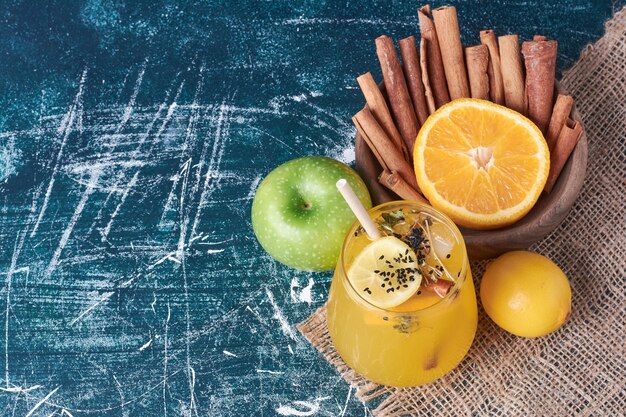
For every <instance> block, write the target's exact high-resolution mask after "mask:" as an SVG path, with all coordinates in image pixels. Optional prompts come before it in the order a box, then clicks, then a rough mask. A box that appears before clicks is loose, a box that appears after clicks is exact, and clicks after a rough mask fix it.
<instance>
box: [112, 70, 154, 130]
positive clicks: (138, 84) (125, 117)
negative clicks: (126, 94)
mask: <svg viewBox="0 0 626 417" xmlns="http://www.w3.org/2000/svg"><path fill="white" fill-rule="evenodd" d="M147 63H148V59H147V58H146V60H145V61H144V62H143V65H142V66H141V69H140V70H139V75H137V81H136V82H135V88H134V89H133V93H132V95H131V96H130V100H129V101H128V104H127V105H126V108H125V109H124V114H123V115H122V120H121V121H120V124H119V125H118V126H117V129H115V133H119V132H121V131H122V129H123V128H124V126H126V123H127V122H128V120H130V116H131V115H132V114H133V107H135V102H136V101H137V95H138V94H139V89H140V87H141V83H142V81H143V76H144V74H145V73H146V64H147Z"/></svg>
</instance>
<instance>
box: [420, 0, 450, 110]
mask: <svg viewBox="0 0 626 417" xmlns="http://www.w3.org/2000/svg"><path fill="white" fill-rule="evenodd" d="M417 17H418V19H419V22H420V54H421V59H422V61H421V64H422V65H421V67H422V77H423V79H424V88H425V90H431V91H432V95H433V100H434V104H435V109H437V108H439V107H441V106H443V105H444V104H446V103H448V102H449V101H450V94H449V93H448V84H447V82H446V76H445V72H444V69H443V58H442V57H441V50H440V47H439V38H438V37H437V29H435V23H434V22H433V19H432V18H431V16H430V5H428V4H427V5H425V6H423V7H420V8H419V9H418V10H417ZM426 99H427V102H428V96H427V97H426ZM433 111H434V110H431V113H432V112H433Z"/></svg>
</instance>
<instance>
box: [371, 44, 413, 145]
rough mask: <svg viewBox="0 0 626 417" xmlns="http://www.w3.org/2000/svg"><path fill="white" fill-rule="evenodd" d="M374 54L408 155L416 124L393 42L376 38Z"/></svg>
mask: <svg viewBox="0 0 626 417" xmlns="http://www.w3.org/2000/svg"><path fill="white" fill-rule="evenodd" d="M376 54H377V55H378V60H379V61H380V68H381V70H382V73H383V78H384V80H385V88H386V89H387V97H388V98H389V104H390V105H391V112H392V113H393V118H394V120H395V122H396V125H397V126H398V130H399V131H400V135H401V136H402V140H404V143H405V145H406V147H407V149H408V150H409V154H410V153H411V152H413V144H414V143H415V137H416V136H417V130H418V124H417V123H418V122H417V116H416V115H415V109H414V108H413V103H412V102H411V97H410V96H409V90H408V87H407V85H406V80H405V79H404V74H403V73H402V67H401V66H400V61H399V60H398V55H397V54H396V49H395V47H394V45H393V41H392V40H391V39H390V38H388V37H387V36H384V35H383V36H380V37H378V38H376Z"/></svg>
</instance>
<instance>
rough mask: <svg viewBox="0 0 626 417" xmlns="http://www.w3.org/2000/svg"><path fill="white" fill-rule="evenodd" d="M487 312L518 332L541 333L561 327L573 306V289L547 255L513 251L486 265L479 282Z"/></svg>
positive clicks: (536, 334) (527, 334)
mask: <svg viewBox="0 0 626 417" xmlns="http://www.w3.org/2000/svg"><path fill="white" fill-rule="evenodd" d="M480 300H481V302H482V304H483V308H484V309H485V311H486V312H487V315H488V316H489V317H491V319H492V320H493V321H494V322H495V323H496V324H497V325H498V326H500V327H502V328H503V329H504V330H506V331H508V332H511V333H513V334H515V335H518V336H524V337H539V336H544V335H546V334H548V333H551V332H553V331H555V330H556V329H558V328H559V327H561V326H562V325H563V323H564V322H565V320H567V318H568V317H569V315H570V311H571V309H572V290H571V288H570V285H569V281H568V280H567V277H566V276H565V274H564V273H563V271H561V269H560V268H559V267H558V266H556V265H555V264H554V262H552V261H551V260H549V259H548V258H546V257H545V256H542V255H539V254H536V253H532V252H527V251H513V252H508V253H505V254H504V255H501V256H500V257H499V258H497V259H496V260H494V261H493V262H491V263H490V264H488V265H487V269H486V271H485V274H484V275H483V279H482V282H481V284H480Z"/></svg>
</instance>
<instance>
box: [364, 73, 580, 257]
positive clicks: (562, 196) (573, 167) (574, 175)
mask: <svg viewBox="0 0 626 417" xmlns="http://www.w3.org/2000/svg"><path fill="white" fill-rule="evenodd" d="M381 90H382V91H383V92H384V86H381ZM555 91H556V92H558V93H559V94H567V92H566V91H565V90H563V88H561V86H560V85H559V84H558V82H557V83H556V87H555ZM571 117H572V118H573V119H575V120H577V121H578V122H579V123H582V121H581V118H580V114H579V113H578V110H577V109H576V105H575V104H574V108H573V109H572V114H571ZM355 142H356V143H355V157H356V169H357V171H358V173H359V174H360V175H361V177H362V178H363V180H364V181H365V184H366V185H367V188H368V189H369V190H370V194H371V196H372V201H373V202H374V204H376V205H378V204H381V203H384V202H387V201H392V200H398V199H400V198H399V197H398V196H397V195H395V194H394V193H393V192H392V191H390V190H388V189H387V188H385V187H383V186H382V185H381V184H380V183H379V182H378V175H379V174H380V172H381V171H382V169H381V167H380V165H379V164H378V161H377V160H376V158H375V157H374V154H372V152H371V151H370V149H369V147H368V146H367V144H366V143H365V141H364V140H363V138H362V137H361V136H360V135H359V134H358V133H357V135H356V138H355ZM586 170H587V135H586V134H585V132H584V131H583V134H582V136H581V137H580V140H579V141H578V144H577V145H576V148H574V151H573V152H572V154H571V155H570V158H569V159H568V161H567V163H566V164H565V167H564V168H563V171H561V174H560V175H559V178H558V180H557V181H556V184H555V185H554V188H553V189H552V192H551V193H550V194H545V193H543V194H541V196H540V197H539V200H538V201H537V203H536V204H535V206H534V207H533V208H532V209H531V211H530V212H529V213H528V214H527V215H526V216H524V217H523V218H522V219H521V220H519V221H518V222H516V223H514V224H512V225H510V226H507V227H503V228H501V229H495V230H471V229H466V228H463V227H460V229H461V232H462V233H463V237H464V238H465V244H466V246H467V252H468V254H469V256H470V258H472V259H486V258H492V257H495V256H498V255H500V254H502V253H504V252H508V251H511V250H516V249H527V248H528V247H529V246H531V245H532V244H533V243H535V242H538V241H540V240H541V239H543V238H544V237H546V236H547V235H548V234H550V233H551V232H552V231H553V230H554V229H556V228H557V226H558V225H559V224H561V222H562V221H563V219H565V216H567V213H569V211H570V209H571V208H572V206H573V205H574V201H576V198H577V197H578V194H579V193H580V189H581V188H582V185H583V181H584V179H585V172H586Z"/></svg>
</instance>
